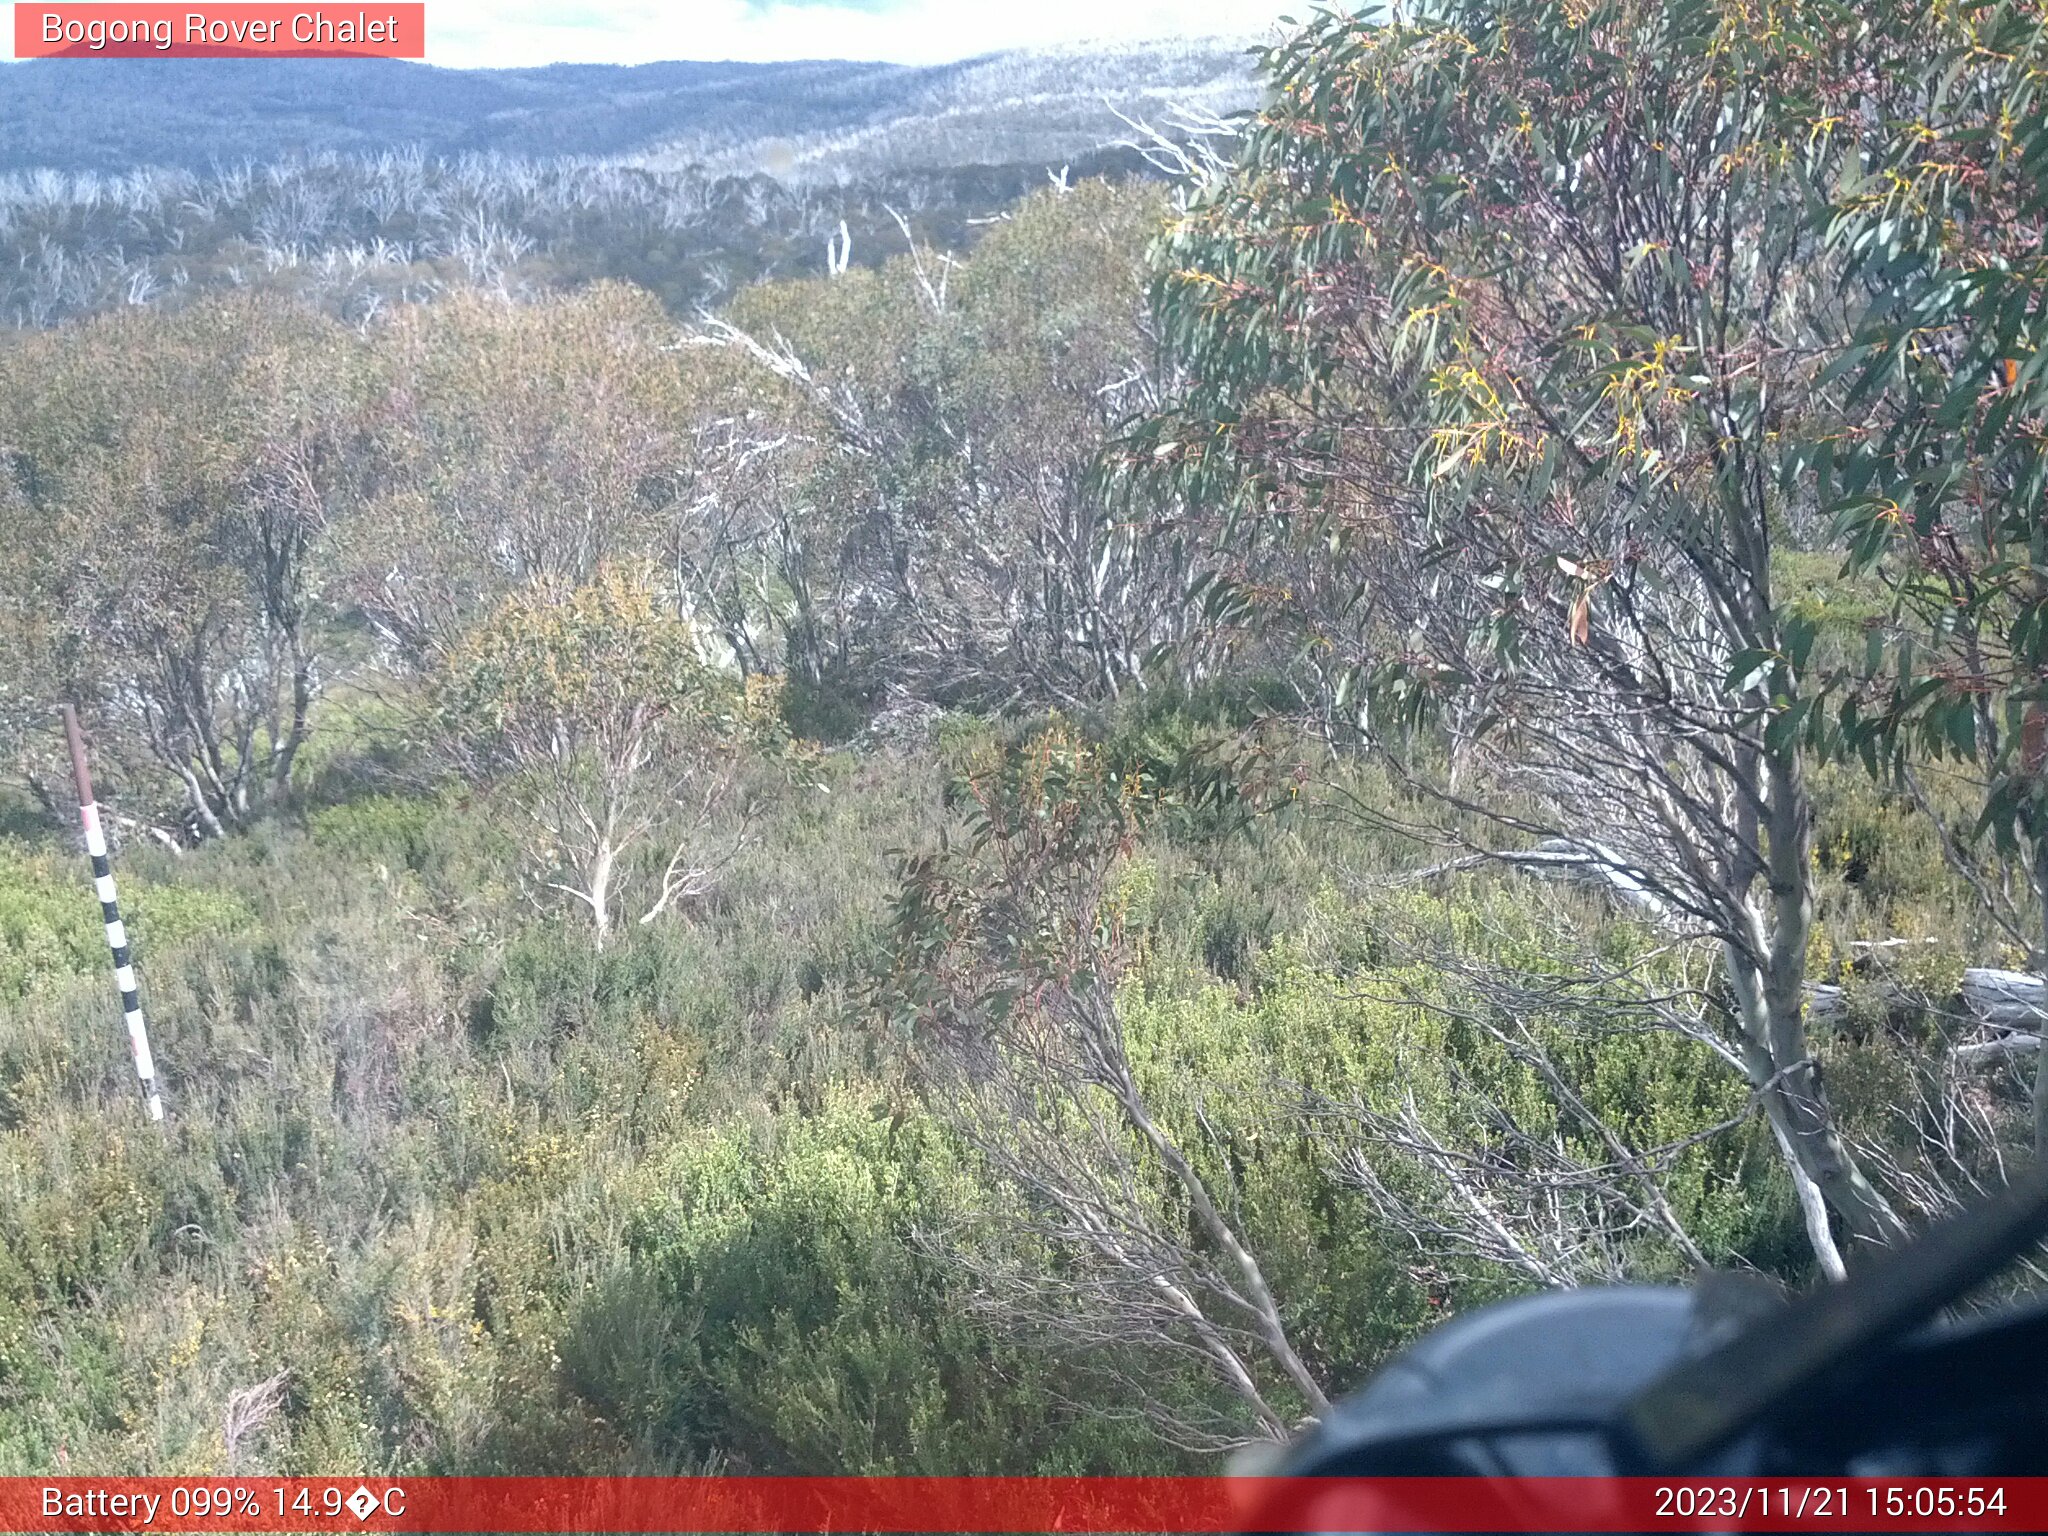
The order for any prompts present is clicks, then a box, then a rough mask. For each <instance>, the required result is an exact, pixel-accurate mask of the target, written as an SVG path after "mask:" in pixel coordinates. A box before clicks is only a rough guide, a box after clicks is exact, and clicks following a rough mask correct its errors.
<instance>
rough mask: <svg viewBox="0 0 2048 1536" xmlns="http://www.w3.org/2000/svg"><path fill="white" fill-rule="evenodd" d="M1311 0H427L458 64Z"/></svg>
mask: <svg viewBox="0 0 2048 1536" xmlns="http://www.w3.org/2000/svg"><path fill="white" fill-rule="evenodd" d="M1310 9H1311V5H1310V4H1309V3H1308V0H1294V3H1293V4H1291V5H1290V4H1288V3H1287V0H511V3H509V4H507V3H497V4H493V3H488V0H427V62H428V63H429V64H440V65H447V66H451V67H454V68H459V69H470V68H479V67H494V68H510V67H515V66H523V65H533V64H553V63H571V64H645V63H649V62H651V61H653V60H657V59H740V60H748V61H758V60H771V59H887V60H889V61H891V62H894V63H900V64H937V63H945V62H948V61H950V60H953V59H964V58H970V57H972V56H974V55H975V54H980V53H989V52H993V51H995V50H997V49H1003V48H1021V47H1032V46H1042V45H1047V44H1066V43H1081V42H1091V41H1109V42H1122V41H1134V40H1140V39H1152V38H1170V37H1214V36H1231V37H1245V38H1256V37H1260V36H1262V35H1263V34H1264V33H1265V32H1266V31H1267V30H1268V29H1270V28H1271V26H1272V25H1273V23H1274V22H1275V21H1276V20H1277V19H1278V18H1279V16H1280V15H1281V14H1282V13H1283V12H1287V13H1291V14H1296V15H1302V14H1306V13H1307V11H1308V10H1310Z"/></svg>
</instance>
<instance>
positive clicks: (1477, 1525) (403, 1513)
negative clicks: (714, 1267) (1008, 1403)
mask: <svg viewBox="0 0 2048 1536" xmlns="http://www.w3.org/2000/svg"><path fill="white" fill-rule="evenodd" d="M1243 1530H1254V1531H1303V1532H1336V1531H1390V1532H1391V1531H1402V1532H1407V1531H1529V1532H1565V1531H1844V1532H1846V1531H2041V1530H2048V1478H1976V1479H1954V1478H1947V1479H1929V1478H1886V1479H1872V1478H1846V1479H1844V1478H1835V1479H1826V1480H1821V1479H1788V1478H1771V1479H1767V1480H1766V1479H1744V1478H1715V1479H1702V1478H1302V1479H1288V1478H1086V1477H1083V1478H1031V1477H979V1478H976V1477H961V1478H943V1477H940V1478H934V1477H761V1478H750V1477H696V1478H603V1477H600V1478H546V1477H507V1478H460V1477H456V1478H386V1477H365V1478H255V1477H242V1478H196V1477H194V1478H179V1477H151V1478H81V1477H57V1478H47V1479H37V1478H27V1477H16V1478H0V1532H28V1531H44V1532H53V1533H59V1532H61V1533H73V1532H81V1533H82V1532H108V1531H143V1532H149V1531H168V1532H188V1531H211V1532H229V1531H249V1532H273V1531H337V1532H340V1531H362V1532H376V1533H385V1532H393V1533H396V1532H450V1533H455V1532H481V1531H507V1532H512V1531H562V1532H611V1531H615V1532H631V1533H638V1532H658V1531H702V1532H721V1533H722V1532H732V1533H739V1532H775V1533H791V1536H810V1533H819V1536H822V1533H825V1532H833V1533H845V1532H856V1531H876V1532H882V1531H901V1532H909V1533H918V1536H926V1533H938V1532H949V1531H982V1532H1037V1531H1044V1532H1055V1531H1057V1532H1063V1533H1072V1536H1094V1533H1107V1532H1113V1531H1126V1532H1159V1533H1161V1536H1167V1533H1174V1536H1183V1533H1185V1536H1197V1533H1201V1536H1206V1533H1218V1532H1227V1531H1243Z"/></svg>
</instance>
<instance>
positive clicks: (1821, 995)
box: [1806, 965, 2048, 1035]
mask: <svg viewBox="0 0 2048 1536" xmlns="http://www.w3.org/2000/svg"><path fill="white" fill-rule="evenodd" d="M1875 985H1876V986H1877V988H1878V989H1879V996H1880V997H1881V998H1882V999H1883V1002H1884V1007H1885V1009H1886V1011H1887V1012H1898V1013H1905V1012H1916V1011H1923V1010H1927V1009H1929V1008H1930V1007H1937V1006H1938V1005H1936V1004H1934V1003H1933V1002H1932V1000H1930V999H1928V998H1926V997H1924V996H1920V995H1917V994H1915V993H1912V992H1909V991H1908V990H1907V989H1906V988H1904V987H1901V986H1897V985H1894V984H1892V983H1889V982H1879V983H1876V984H1875ZM1940 1011H1942V1012H1945V1013H1948V1014H1951V1015H1952V1016H1955V1017H1956V1018H1958V1019H1960V1020H1963V1021H1966V1022H1968V1023H1972V1024H1980V1025H1982V1026H1984V1027H1985V1028H1987V1029H1993V1030H1997V1031H1999V1032H2001V1033H2024V1034H2033V1035H2038V1034H2039V1033H2040V1032H2041V1024H2042V1021H2043V1020H2044V1019H2048V986H2044V985H2043V983H2042V981H2041V978H2040V977H2039V976H2030V975H2028V974H2027V973H2026V972H2025V971H2003V970H1999V969H1997V968H1995V967H1993V966H1987V965H1975V966H1971V967H1970V968H1969V969H1968V970H1966V971H1964V972H1963V980H1962V985H1961V986H1960V987H1958V988H1957V989H1956V995H1955V996H1954V997H1953V998H1952V999H1950V1000H1949V1001H1948V1005H1947V1006H1946V1007H1943V1008H1940ZM1848 1012H1849V995H1848V992H1847V990H1846V989H1845V988H1842V987H1837V986H1833V985H1830V984H1828V983H1824V982H1816V983H1813V984H1811V985H1809V986H1808V987H1807V989H1806V1016H1807V1018H1808V1019H1810V1020H1812V1021H1813V1022H1815V1023H1818V1024H1829V1023H1834V1022H1836V1021H1837V1020H1840V1019H1843V1018H1846V1017H1847V1016H1848Z"/></svg>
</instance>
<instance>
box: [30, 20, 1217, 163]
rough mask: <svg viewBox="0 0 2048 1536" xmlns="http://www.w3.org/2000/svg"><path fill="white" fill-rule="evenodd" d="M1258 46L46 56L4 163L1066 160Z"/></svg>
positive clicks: (1197, 42)
mask: <svg viewBox="0 0 2048 1536" xmlns="http://www.w3.org/2000/svg"><path fill="white" fill-rule="evenodd" d="M1250 47H1251V44H1250V42H1249V41H1237V40H1230V39H1194V40H1187V41H1174V42H1165V43H1158V44H1140V45H1129V44H1125V45H1119V46H1117V47H1115V48H1113V49H1090V48H1085V47H1068V48H1061V49H1056V50H1046V51H1033V52H1018V53H1002V54H994V55H990V56H987V57H984V58H979V59H971V60H966V61H964V62H961V63H957V64H944V65H934V66H909V65H897V64H874V63H852V62H845V61H832V60H820V61H805V62H792V63H777V64H734V63H699V62H690V61H675V62H669V63H660V64H641V65H630V66H628V65H593V64H577V65H570V64H557V65H551V66H548V67H546V68H542V69H491V70H454V69H439V68H435V67H433V66H430V65H421V64H409V63H401V62H399V61H395V60H386V59H351V60H301V59H260V60H256V59H252V60H212V59H181V60H158V59H127V60H120V61H105V60H96V61H81V60H30V61H26V62H21V63H15V64H10V65H7V66H5V67H4V68H0V172H5V171H25V170H34V169H43V168H48V169H54V170H62V171H100V172H114V171H124V170H127V169H130V168H132V167H136V166H165V167H174V168H182V169H189V170H204V169H206V168H208V167H210V166H214V165H220V164H234V163H237V162H241V161H255V162H258V163H267V162H271V161H275V160H280V159H292V158H302V157H309V156H315V155H321V154H326V153H344V154H375V153H379V152H382V151H385V150H389V149H395V148H401V147H417V148H419V149H420V150H422V151H424V152H425V153H427V154H429V155H435V156H456V155H463V154H502V155H513V156H519V157H534V158H554V157H560V156H570V157H577V158H597V159H606V160H623V161H629V162H631V163H636V164H641V165H645V166H647V167H649V168H674V167H677V166H681V165H685V164H705V165H708V166H712V167H713V168H715V169H717V170H719V171H722V172H732V173H742V174H744V173H748V172H753V171H767V172H769V173H771V174H774V175H777V176H778V177H781V178H784V179H796V180H805V179H813V178H824V179H829V178H834V177H843V176H847V175H856V174H873V173H875V172H877V171H881V170H900V169H911V168H922V167H943V166H952V165H966V164H1003V163H1012V164H1014V163H1019V162H1026V161H1036V160H1045V161H1048V162H1056V161H1058V160H1060V159H1062V158H1064V157H1068V156H1079V155H1084V154H1087V153H1089V152H1090V151H1093V150H1097V149H1100V148H1102V147H1103V146H1104V145H1106V144H1109V143H1113V142H1115V141H1116V139H1118V138H1119V137H1126V136H1128V130H1127V129H1126V128H1125V127H1124V126H1123V124H1122V123H1121V122H1120V121H1119V118H1118V113H1120V112H1121V113H1124V114H1126V115H1150V116H1158V115H1161V114H1163V113H1165V112H1166V111H1168V110H1169V109H1170V108H1173V107H1190V108H1194V109H1196V110H1198V111H1201V112H1208V113H1216V114H1224V113H1229V112H1232V111H1236V110H1239V109H1241V108H1243V107H1246V106H1249V105H1250V104H1251V103H1252V101H1253V97H1254V91H1253V84H1252V70H1251V59H1250V54H1249V49H1250Z"/></svg>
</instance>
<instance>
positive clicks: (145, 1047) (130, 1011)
mask: <svg viewBox="0 0 2048 1536" xmlns="http://www.w3.org/2000/svg"><path fill="white" fill-rule="evenodd" d="M64 737H65V740H67V741H68V742H70V744H71V776H72V778H73V779H75V780H76V781H77V783H78V819H79V821H80V822H82V823H83V824H84V826H85V851H86V854H87V856H88V857H90V858H91V860H92V889H93V894H94V895H96V896H98V897H99V899H100V916H101V917H103V918H105V919H106V924H107V948H109V949H111V950H112V951H113V952H114V985H115V986H116V987H118V988H120V991H121V1017H122V1019H123V1021H124V1022H126V1024H127V1025H128V1048H129V1049H130V1050H131V1051H133V1052H134V1053H135V1075H136V1076H137V1077H139V1078H140V1079H142V1091H143V1093H144V1094H146V1095H147V1096H148V1099H149V1118H150V1119H152V1120H161V1119H163V1117H164V1101H163V1098H162V1096H161V1095H160V1094H158V1092H157V1087H156V1062H155V1060H154V1059H153V1058H152V1057H151V1056H150V1054H149V1026H148V1025H147V1024H146V1023H144V1022H143V1018H142V999H141V998H140V997H139V996H137V994H136V991H135V959H134V956H133V955H131V954H130V953H129V952H128V929H127V927H126V926H125V925H124V924H123V923H122V921H121V906H120V903H119V902H117V901H116V900H115V899H114V866H113V865H112V864H111V863H109V862H108V859H107V837H106V833H104V832H103V831H101V830H100V807H99V802H98V801H96V800H95V799H94V798H93V793H92V770H91V769H90V768H88V767H87V766H86V762H85V737H84V736H83V735H81V734H80V733H79V729H78V711H77V710H75V709H73V708H72V707H71V706H70V705H69V704H66V705H65V706H64Z"/></svg>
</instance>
